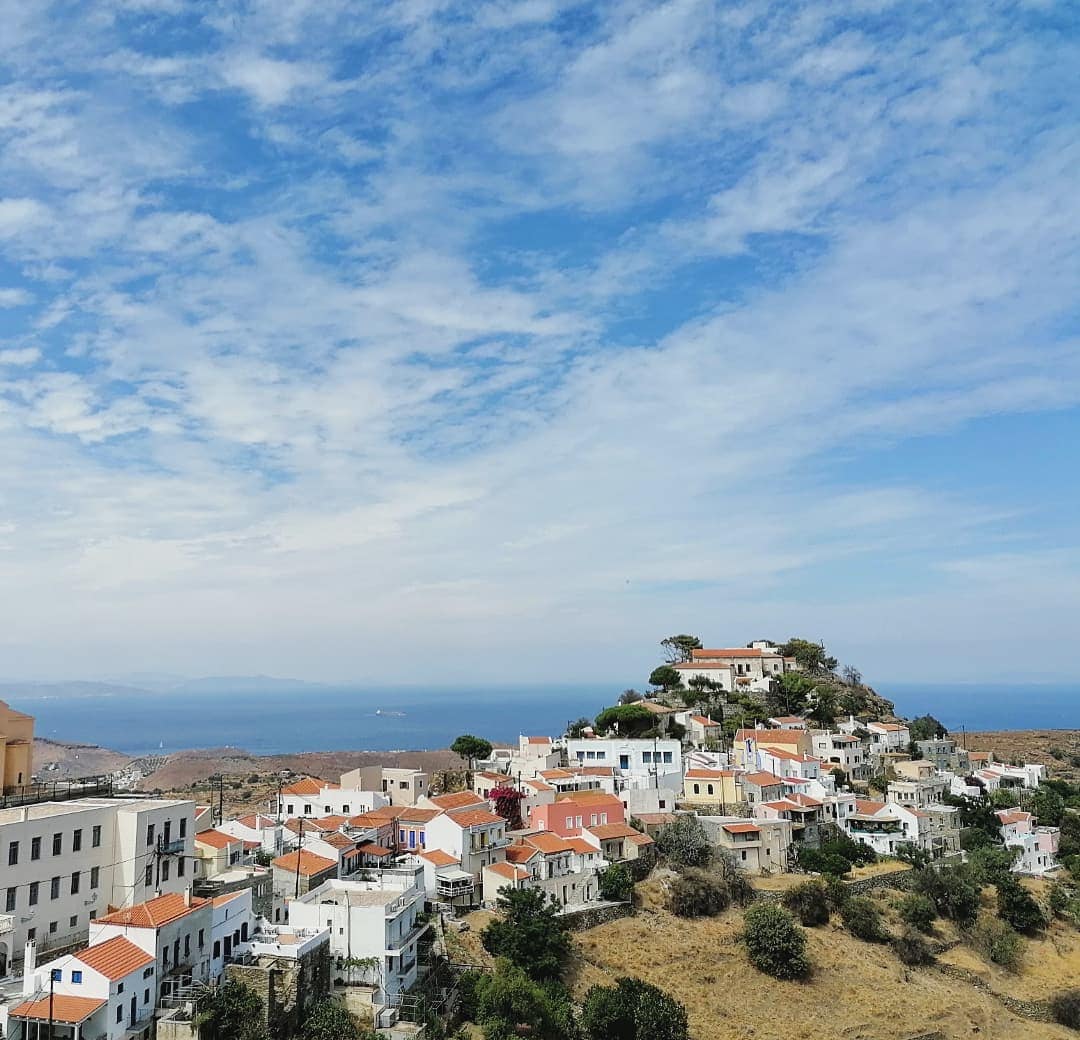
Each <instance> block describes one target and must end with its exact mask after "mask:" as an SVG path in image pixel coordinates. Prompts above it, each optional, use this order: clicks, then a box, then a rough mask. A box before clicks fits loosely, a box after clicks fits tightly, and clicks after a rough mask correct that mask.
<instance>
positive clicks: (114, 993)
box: [4, 936, 158, 1040]
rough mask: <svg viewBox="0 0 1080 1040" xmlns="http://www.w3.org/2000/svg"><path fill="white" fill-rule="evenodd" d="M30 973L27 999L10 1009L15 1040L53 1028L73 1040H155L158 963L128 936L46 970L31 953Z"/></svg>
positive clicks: (9, 1029) (9, 1031)
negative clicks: (84, 1039)
mask: <svg viewBox="0 0 1080 1040" xmlns="http://www.w3.org/2000/svg"><path fill="white" fill-rule="evenodd" d="M28 946H29V947H30V950H31V951H32V949H33V944H32V943H30V944H28ZM26 968H27V969H28V970H26V972H25V974H24V976H23V999H22V1000H21V1001H19V1002H18V1003H17V1004H15V1006H13V1007H11V1008H10V1009H9V1011H8V1015H7V1018H8V1021H7V1024H6V1026H5V1027H4V1035H5V1036H7V1037H10V1038H11V1040H24V1038H25V1040H36V1037H38V1036H43V1035H46V1030H47V1028H48V1026H49V1025H50V1024H52V1025H53V1026H54V1027H56V1028H59V1029H61V1030H62V1031H63V1033H64V1035H65V1036H69V1037H71V1038H72V1040H80V1038H82V1037H87V1038H89V1037H93V1038H95V1040H97V1038H101V1040H132V1038H136V1037H137V1038H140V1040H149V1037H150V1036H151V1033H152V1031H153V1025H154V1008H155V1006H156V1003H157V995H158V994H157V986H156V980H155V977H154V958H153V955H152V954H149V953H147V952H146V951H145V950H143V949H142V948H140V947H139V946H137V945H136V944H135V943H133V942H131V941H130V940H128V939H126V938H125V937H123V936H116V937H115V938H112V939H109V940H107V941H105V942H103V943H99V944H97V945H94V946H90V947H88V948H86V949H83V950H79V951H78V952H77V953H74V954H70V955H68V956H66V957H60V958H58V959H56V960H53V961H50V962H48V963H47V964H43V965H41V967H37V966H36V965H35V964H34V958H33V953H32V952H29V953H28V958H27V963H26Z"/></svg>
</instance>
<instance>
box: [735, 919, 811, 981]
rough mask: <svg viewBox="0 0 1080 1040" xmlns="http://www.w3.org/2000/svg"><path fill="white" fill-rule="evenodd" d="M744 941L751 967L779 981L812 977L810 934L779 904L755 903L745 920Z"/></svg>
mask: <svg viewBox="0 0 1080 1040" xmlns="http://www.w3.org/2000/svg"><path fill="white" fill-rule="evenodd" d="M743 926H744V927H743V941H744V942H745V943H746V951H747V953H748V954H749V956H750V963H751V964H752V965H753V966H754V967H755V968H757V969H758V971H762V972H764V973H765V974H766V975H772V976H773V978H777V979H802V978H805V977H806V976H807V975H809V974H810V961H809V959H808V958H807V956H806V933H805V932H804V931H803V930H802V929H801V928H800V927H799V926H798V925H797V924H796V923H795V919H794V918H793V917H792V916H791V914H790V913H789V912H788V911H787V910H785V909H784V908H783V907H781V906H777V905H776V904H775V903H755V904H754V905H753V906H752V907H750V909H749V910H747V911H746V913H745V915H744V916H743Z"/></svg>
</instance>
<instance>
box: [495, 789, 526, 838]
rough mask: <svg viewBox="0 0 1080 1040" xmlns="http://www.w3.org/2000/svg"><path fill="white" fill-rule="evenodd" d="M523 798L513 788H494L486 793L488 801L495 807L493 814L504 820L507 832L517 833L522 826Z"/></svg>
mask: <svg viewBox="0 0 1080 1040" xmlns="http://www.w3.org/2000/svg"><path fill="white" fill-rule="evenodd" d="M524 797H525V795H523V794H522V793H521V792H520V791H518V790H516V789H515V788H513V787H496V788H495V789H494V790H492V791H488V801H490V802H491V803H492V804H493V805H494V806H495V812H496V813H497V814H498V815H499V816H501V817H502V818H503V819H504V820H506V829H507V830H508V831H519V830H521V828H522V827H523V826H524V824H523V823H522V820H521V801H522V799H523V798H524Z"/></svg>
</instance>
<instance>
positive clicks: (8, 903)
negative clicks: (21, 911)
mask: <svg viewBox="0 0 1080 1040" xmlns="http://www.w3.org/2000/svg"><path fill="white" fill-rule="evenodd" d="M18 891H19V890H18V889H17V888H15V887H14V886H13V887H11V888H9V889H8V890H7V896H6V897H5V899H4V909H5V910H6V911H7V913H9V914H10V913H11V911H12V910H14V909H15V894H16V893H17V892H18Z"/></svg>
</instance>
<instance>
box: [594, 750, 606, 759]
mask: <svg viewBox="0 0 1080 1040" xmlns="http://www.w3.org/2000/svg"><path fill="white" fill-rule="evenodd" d="M596 757H597V759H602V758H607V752H606V751H597V752H596Z"/></svg>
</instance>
